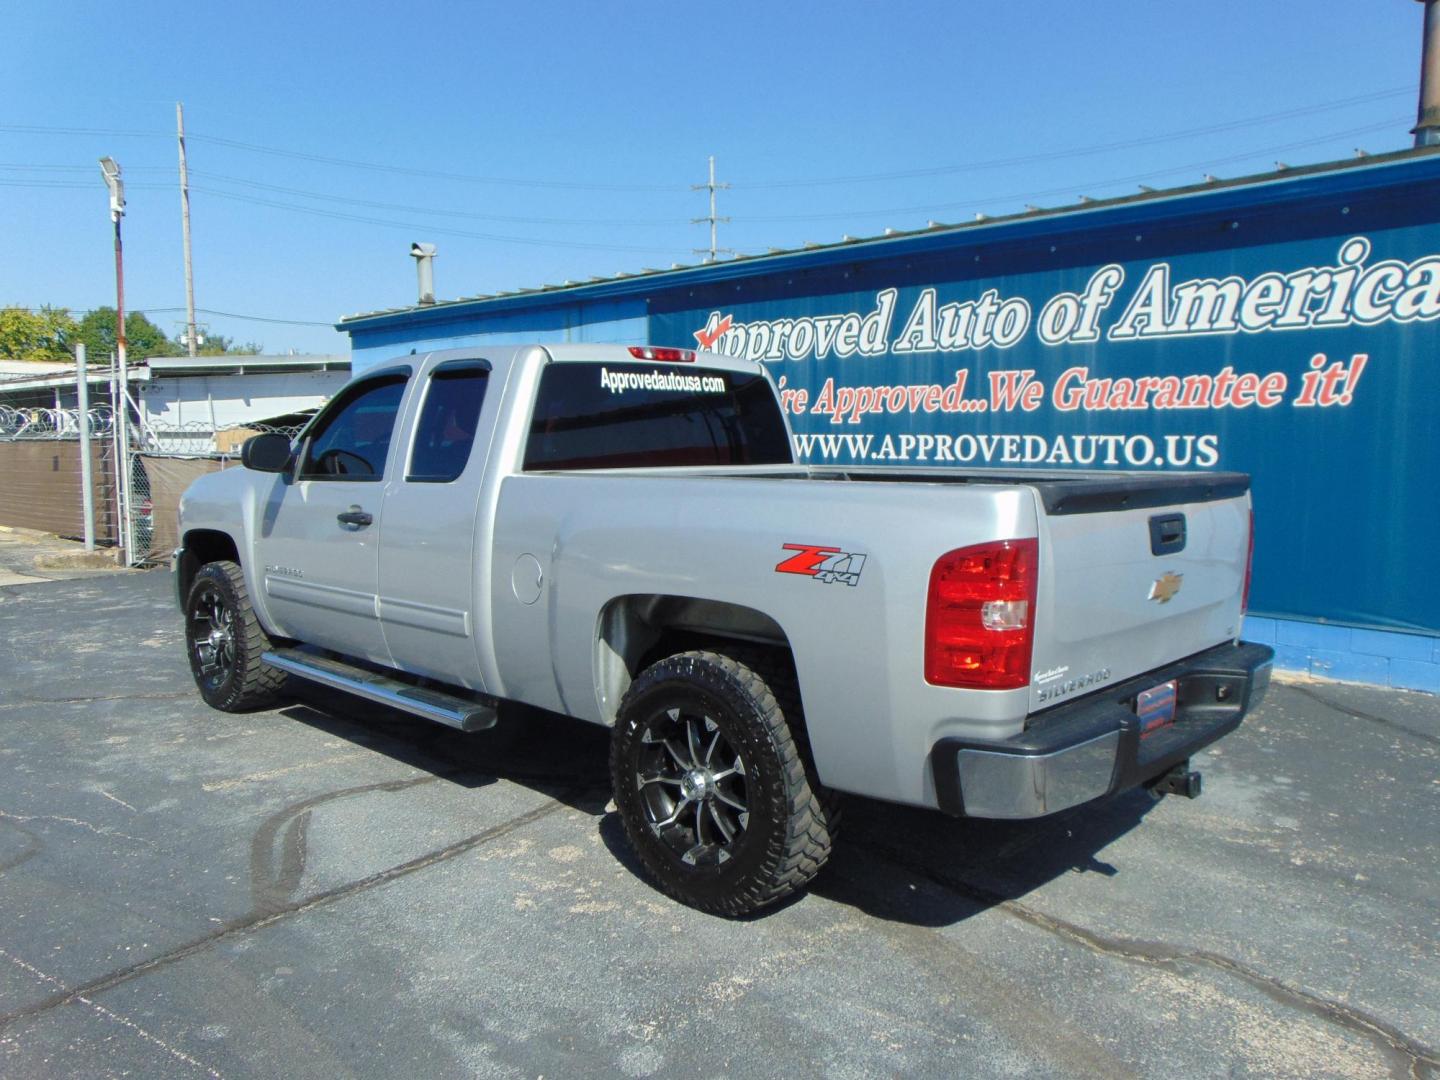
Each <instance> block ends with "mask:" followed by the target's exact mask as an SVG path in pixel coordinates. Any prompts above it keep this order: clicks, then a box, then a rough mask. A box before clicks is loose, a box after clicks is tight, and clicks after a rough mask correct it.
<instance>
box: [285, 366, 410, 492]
mask: <svg viewBox="0 0 1440 1080" xmlns="http://www.w3.org/2000/svg"><path fill="white" fill-rule="evenodd" d="M407 377H408V372H407V373H397V374H394V375H385V376H381V377H379V378H376V379H373V380H367V381H366V382H363V383H360V384H359V385H358V386H353V387H351V388H350V389H349V390H348V391H346V392H345V393H344V394H343V395H342V396H341V397H338V398H336V399H335V400H334V401H333V402H331V403H330V405H329V407H328V408H327V409H326V410H325V411H324V412H323V413H321V414H320V416H319V417H318V418H317V419H316V421H315V425H314V427H313V428H311V430H310V431H309V432H307V433H306V436H305V451H304V457H303V458H302V459H301V462H300V469H299V472H298V473H297V478H298V479H301V480H345V481H376V480H379V479H381V478H382V477H383V476H384V475H385V458H386V456H387V455H388V454H389V452H390V438H391V436H392V435H393V434H394V432H395V419H396V416H397V415H398V414H399V412H400V399H401V398H402V397H403V396H404V394H405V380H406V378H407Z"/></svg>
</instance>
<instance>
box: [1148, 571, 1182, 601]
mask: <svg viewBox="0 0 1440 1080" xmlns="http://www.w3.org/2000/svg"><path fill="white" fill-rule="evenodd" d="M1184 580H1185V575H1184V574H1176V573H1173V572H1169V571H1167V572H1166V574H1165V575H1164V576H1163V577H1162V578H1160V580H1159V581H1155V582H1152V583H1151V585H1150V595H1149V596H1147V597H1146V598H1145V599H1147V600H1154V601H1155V602H1156V603H1159V604H1168V603H1169V602H1170V601H1171V599H1172V598H1173V597H1174V596H1175V594H1176V593H1178V592H1179V591H1180V585H1181V583H1182V582H1183V581H1184Z"/></svg>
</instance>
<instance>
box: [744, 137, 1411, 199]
mask: <svg viewBox="0 0 1440 1080" xmlns="http://www.w3.org/2000/svg"><path fill="white" fill-rule="evenodd" d="M1406 122H1408V118H1402V119H1400V120H1386V121H1384V122H1382V123H1378V124H1369V125H1366V126H1365V127H1358V128H1350V129H1348V130H1346V131H1337V132H1333V133H1331V134H1329V135H1323V136H1319V137H1317V138H1313V139H1302V140H1299V141H1297V142H1290V143H1284V144H1282V145H1280V146H1271V147H1268V148H1266V149H1262V150H1252V151H1249V152H1247V153H1243V154H1231V155H1229V156H1227V157H1222V158H1210V159H1208V160H1206V161H1198V162H1191V163H1189V164H1187V165H1173V166H1168V167H1166V168H1164V169H1153V170H1150V171H1149V172H1143V173H1131V174H1129V175H1127V176H1116V177H1111V178H1110V179H1108V180H1091V181H1083V182H1074V183H1068V184H1066V186H1064V187H1056V188H1047V189H1045V190H1043V191H1025V192H1019V193H1017V194H1011V195H995V196H992V197H989V198H985V199H965V200H963V201H959V202H946V203H925V204H923V205H919V206H892V207H889V208H887V209H883V210H850V211H837V212H833V213H824V214H755V215H743V214H742V215H740V216H739V217H738V218H737V219H736V220H738V221H745V222H752V221H769V222H791V221H835V220H845V219H848V218H856V217H876V216H879V215H882V214H917V213H925V212H927V211H935V210H957V209H967V208H973V207H976V206H992V205H995V204H997V203H1005V202H1018V201H1019V200H1021V199H1043V198H1046V197H1047V196H1051V195H1071V196H1073V195H1074V194H1075V192H1076V191H1077V190H1084V189H1085V188H1103V187H1109V186H1113V185H1115V184H1129V183H1138V182H1140V181H1143V180H1154V179H1158V178H1161V177H1165V176H1173V175H1174V174H1175V173H1179V172H1198V171H1199V170H1202V169H1209V168H1215V167H1217V166H1220V165H1230V164H1234V163H1235V162H1237V161H1253V160H1254V159H1255V158H1259V157H1268V156H1270V155H1271V154H1283V153H1285V152H1286V151H1288V150H1301V149H1305V148H1307V147H1311V146H1319V145H1322V144H1324V143H1328V142H1333V141H1334V140H1336V139H1344V138H1349V137H1351V136H1354V135H1368V134H1371V133H1373V132H1376V131H1390V130H1394V128H1395V125H1396V124H1399V123H1406Z"/></svg>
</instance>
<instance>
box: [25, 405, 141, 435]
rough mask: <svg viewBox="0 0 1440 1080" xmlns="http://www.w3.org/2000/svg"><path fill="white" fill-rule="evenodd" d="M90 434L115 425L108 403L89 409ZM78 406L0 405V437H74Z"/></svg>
mask: <svg viewBox="0 0 1440 1080" xmlns="http://www.w3.org/2000/svg"><path fill="white" fill-rule="evenodd" d="M89 417H90V434H91V436H93V437H104V436H108V435H110V434H111V433H112V432H113V431H114V429H115V413H114V410H113V409H111V408H110V406H108V405H97V406H95V407H94V408H92V409H90V410H89ZM79 437H80V410H79V409H55V408H41V407H15V406H12V405H0V441H5V442H20V441H22V440H30V439H78V438H79Z"/></svg>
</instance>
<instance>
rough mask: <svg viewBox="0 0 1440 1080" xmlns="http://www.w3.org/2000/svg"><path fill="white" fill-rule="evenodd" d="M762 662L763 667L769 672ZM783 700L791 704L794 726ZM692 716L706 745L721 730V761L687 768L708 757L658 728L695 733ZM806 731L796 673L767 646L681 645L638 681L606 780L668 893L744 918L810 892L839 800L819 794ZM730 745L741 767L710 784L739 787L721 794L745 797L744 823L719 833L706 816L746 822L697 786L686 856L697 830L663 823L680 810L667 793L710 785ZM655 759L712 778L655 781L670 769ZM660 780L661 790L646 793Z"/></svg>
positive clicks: (629, 831) (624, 707) (621, 719)
mask: <svg viewBox="0 0 1440 1080" xmlns="http://www.w3.org/2000/svg"><path fill="white" fill-rule="evenodd" d="M727 652H729V650H727ZM746 660H748V661H750V662H749V663H747V662H745V661H746ZM757 668H764V669H765V672H766V673H765V675H762V674H761V673H760V671H759V670H757ZM777 690H778V693H777ZM781 701H790V702H793V703H794V704H793V706H792V711H793V712H794V713H795V717H794V719H795V730H792V728H791V725H790V723H789V722H788V721H787V717H786V712H785V709H784V708H782V705H781ZM696 723H698V725H699V728H700V730H701V732H702V738H701V740H700V741H701V742H703V743H705V744H706V745H714V744H711V743H710V741H709V740H711V739H716V738H717V735H716V733H717V732H718V743H719V744H720V745H723V747H724V749H723V750H721V751H717V753H718V755H719V759H718V760H717V761H714V762H708V761H707V763H706V765H705V767H704V768H699V769H687V768H686V766H685V765H684V764H683V763H681V759H682V758H689V759H694V758H696V757H700V756H703V755H702V754H697V753H695V751H694V748H693V744H692V745H688V746H687V744H686V743H684V742H682V743H681V747H680V750H679V753H678V755H677V753H676V751H675V750H671V749H669V748H668V747H665V742H664V741H657V736H658V735H661V734H664V733H669V732H679V731H684V732H687V733H688V732H689V731H690V730H691V728H692V725H694V724H696ZM712 724H713V727H711V726H710V725H712ZM799 729H800V717H799V715H798V695H797V694H796V693H795V692H794V687H793V677H792V676H790V675H789V673H788V671H786V670H785V668H784V666H782V665H772V664H768V663H765V662H764V659H763V654H762V653H761V652H760V651H754V650H736V651H735V654H734V655H726V653H721V652H712V651H702V650H696V651H691V652H683V653H677V654H676V655H674V656H670V657H666V658H665V659H663V660H660V661H658V662H656V663H654V664H652V665H651V666H650V667H648V668H646V669H645V670H644V671H643V672H641V673H640V675H639V676H638V677H637V678H636V679H635V681H634V683H632V684H631V686H630V689H629V691H628V692H627V693H626V694H625V697H624V700H623V701H622V702H621V703H620V712H619V716H618V718H617V720H616V724H615V728H614V731H613V733H612V737H611V744H610V778H611V783H612V785H613V791H614V797H615V805H616V807H617V809H618V810H619V813H620V819H621V821H622V822H623V824H624V827H625V832H626V835H627V836H628V837H629V840H630V844H631V847H632V848H633V849H634V851H635V853H636V855H637V856H638V857H639V859H640V862H641V864H642V865H643V866H644V868H645V870H646V872H647V873H648V874H649V875H650V876H651V878H652V879H653V880H654V881H655V882H656V884H658V885H659V887H660V888H661V889H662V890H663V891H664V892H666V893H668V894H669V895H670V896H672V897H674V898H675V899H677V900H679V901H680V902H681V903H684V904H688V905H689V906H691V907H694V908H697V909H699V910H701V911H706V912H710V913H712V914H716V915H726V916H740V915H747V914H750V913H751V912H754V911H757V910H759V909H761V908H763V907H766V906H767V905H769V904H773V903H775V902H777V901H779V900H782V899H784V898H785V897H787V896H789V895H790V894H792V893H794V892H795V891H797V890H799V889H803V888H804V887H805V886H806V885H808V884H809V883H810V881H811V880H812V879H813V878H814V877H815V875H816V874H818V873H819V872H820V869H821V867H822V866H824V864H825V861H826V860H827V859H828V858H829V856H830V848H831V844H832V841H833V836H834V821H835V814H834V803H833V802H832V801H831V800H829V799H827V798H825V797H824V796H823V793H822V792H821V789H820V787H819V784H818V783H817V782H816V780H815V778H814V776H813V775H812V773H811V772H810V770H808V769H807V764H806V761H807V758H808V755H807V754H805V753H803V752H802V743H801V741H800V739H798V738H797V732H798V731H799ZM692 738H693V736H692ZM670 741H672V742H674V741H678V740H670ZM657 747H659V748H665V752H668V754H669V759H672V760H673V761H674V762H676V763H675V764H671V760H667V759H666V757H665V756H664V753H662V750H661V749H657ZM700 749H701V750H702V751H703V749H704V747H701V748H700ZM732 753H733V755H734V757H735V759H736V760H737V763H740V762H743V766H741V770H740V772H738V773H736V769H735V768H730V769H729V770H728V772H729V773H732V774H736V776H735V778H734V779H722V780H717V781H715V782H714V784H713V787H718V788H725V786H726V785H728V784H735V785H737V786H736V787H731V788H729V789H728V790H727V791H726V795H727V796H728V798H729V799H735V800H737V801H741V802H743V803H744V805H745V807H746V818H745V823H744V825H743V826H742V827H741V828H739V829H737V830H736V834H735V836H734V838H733V839H732V840H730V841H729V842H728V843H724V842H722V841H724V840H725V837H724V833H723V831H722V829H721V827H720V826H719V824H718V823H716V822H715V820H714V819H713V818H709V817H707V815H708V814H709V813H710V812H711V811H710V805H712V804H713V805H714V806H715V807H716V811H715V813H716V814H717V816H718V817H720V818H721V819H722V820H725V818H726V815H727V814H729V815H731V816H730V817H729V818H728V820H729V821H730V824H731V826H732V827H734V826H735V825H737V824H738V823H739V821H740V820H741V819H740V818H739V816H738V814H734V812H733V807H734V802H731V801H726V802H724V803H721V802H720V801H719V798H720V796H719V795H718V794H713V793H712V794H711V795H709V796H705V795H703V794H702V795H701V796H698V797H697V799H696V801H695V802H694V803H687V804H686V807H685V811H684V814H683V815H682V816H683V817H685V818H686V819H687V820H688V816H689V815H690V814H691V813H692V812H693V814H694V815H695V818H694V827H693V836H694V837H695V839H696V844H695V846H694V847H692V848H690V849H689V852H688V853H685V852H682V851H681V850H680V849H681V848H682V847H684V846H685V844H686V843H688V838H689V834H690V832H691V830H689V829H687V830H686V835H684V836H680V835H679V834H678V832H677V826H676V825H669V826H666V827H664V828H662V827H661V826H662V825H664V823H665V821H666V818H667V817H668V815H666V816H665V817H662V814H665V812H666V811H667V810H670V809H672V808H673V807H672V805H670V804H667V802H666V800H667V799H669V800H670V803H673V804H674V805H679V803H680V798H679V797H683V793H684V791H686V790H699V791H700V792H702V793H703V792H705V791H711V790H712V782H711V780H710V779H709V778H708V777H709V776H710V775H713V776H716V777H722V776H723V774H725V773H726V772H727V770H726V768H724V767H723V766H724V765H725V764H726V762H728V760H729V755H730V754H732ZM657 761H659V762H663V764H664V765H665V766H668V767H669V768H670V769H671V770H676V771H677V774H678V775H680V776H681V778H682V779H683V780H686V781H687V782H689V781H694V780H695V778H696V775H697V774H698V773H701V772H705V773H706V776H705V777H700V778H699V779H700V782H699V783H698V784H697V783H690V786H689V788H688V789H687V788H685V787H682V786H680V784H679V783H677V781H676V780H674V779H663V780H657V779H655V777H656V776H658V775H659V772H661V771H663V769H662V768H661V767H660V766H657V765H656V764H655V763H656V762H657ZM717 765H718V766H721V767H719V768H713V774H712V773H710V772H707V770H709V769H711V768H712V767H714V766H717ZM647 778H648V779H647ZM657 784H658V791H659V792H661V793H663V795H656V794H653V793H652V792H651V789H652V787H653V786H655V785H657ZM675 796H679V797H675ZM657 800H658V801H659V803H660V804H661V805H660V806H659V807H658V808H657V805H656V802H657ZM692 806H693V807H694V810H693V811H692V810H691V809H690V808H691V807H692ZM677 813H678V811H677ZM657 819H658V824H657ZM707 821H708V822H709V823H710V824H709V828H708V832H709V835H710V837H711V840H712V841H714V842H713V843H711V844H709V845H707V844H705V843H703V841H704V838H705V833H706V831H707V830H706V822H707ZM677 841H678V842H677ZM692 860H693V861H692Z"/></svg>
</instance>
